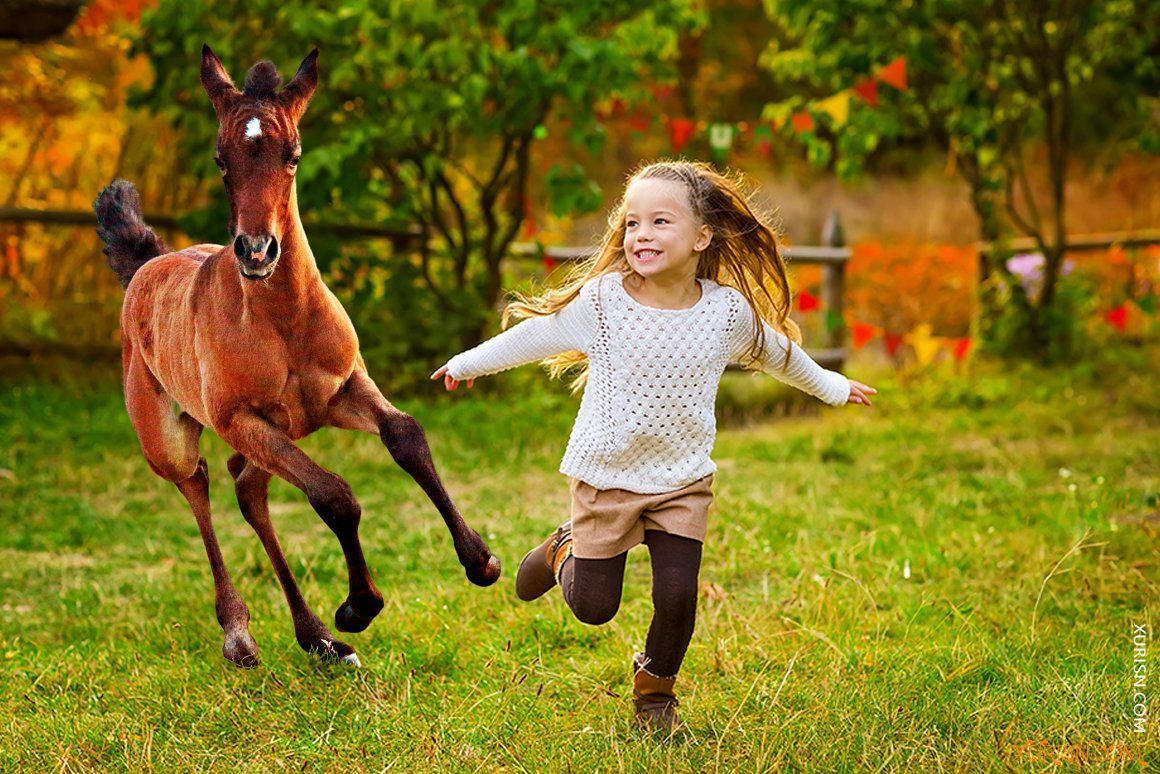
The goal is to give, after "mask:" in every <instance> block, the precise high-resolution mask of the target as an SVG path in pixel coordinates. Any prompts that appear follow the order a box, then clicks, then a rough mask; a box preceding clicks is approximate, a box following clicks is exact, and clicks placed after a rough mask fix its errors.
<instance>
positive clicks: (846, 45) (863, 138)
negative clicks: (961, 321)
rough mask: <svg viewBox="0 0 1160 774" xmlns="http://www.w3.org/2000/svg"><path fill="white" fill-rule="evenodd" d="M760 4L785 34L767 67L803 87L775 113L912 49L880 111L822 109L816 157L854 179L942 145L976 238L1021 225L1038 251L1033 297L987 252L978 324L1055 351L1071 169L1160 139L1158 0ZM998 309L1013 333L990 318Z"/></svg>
mask: <svg viewBox="0 0 1160 774" xmlns="http://www.w3.org/2000/svg"><path fill="white" fill-rule="evenodd" d="M767 11H768V13H769V15H770V18H771V19H772V20H774V22H775V23H776V24H777V25H778V26H779V28H780V29H781V30H782V32H783V33H784V35H783V37H784V41H783V40H782V39H775V40H774V41H773V42H772V43H771V44H770V48H769V49H768V50H767V51H766V54H765V56H764V64H765V66H766V68H767V69H768V70H769V72H770V73H771V74H772V75H773V76H774V78H775V79H776V80H777V81H778V82H780V83H782V84H783V85H793V86H794V87H796V88H797V89H798V94H799V96H796V97H794V98H793V99H790V100H786V101H785V102H783V103H780V104H779V105H775V106H770V110H771V111H772V112H782V113H784V112H785V111H787V110H791V109H795V108H798V107H800V106H802V105H804V103H805V102H806V101H807V100H808V99H809V98H810V97H826V96H829V95H831V94H834V93H835V92H837V91H839V90H842V89H846V88H849V87H850V86H851V85H853V84H854V83H856V82H857V81H858V80H859V79H860V78H863V77H865V76H867V75H870V74H871V72H872V71H873V70H874V69H875V68H876V67H879V66H881V65H884V64H886V63H887V62H890V61H892V60H894V59H895V58H896V57H899V56H903V57H905V61H906V74H907V88H906V89H905V90H893V89H890V88H889V87H883V88H882V89H879V92H878V98H879V101H878V104H877V106H876V107H870V106H869V105H862V104H861V103H859V102H855V107H854V109H852V110H851V111H850V114H849V120H848V121H847V122H846V123H845V124H843V125H841V126H839V125H836V123H835V122H832V121H827V120H826V119H824V118H823V119H822V123H821V124H820V128H819V129H818V130H817V131H815V132H808V133H806V134H805V135H803V136H802V139H803V141H804V142H805V143H806V144H807V146H808V147H809V150H810V157H811V159H813V160H814V161H816V162H818V163H822V164H831V163H833V164H835V166H836V169H837V171H838V173H839V174H840V175H842V176H844V177H850V176H853V175H856V174H858V173H859V172H860V171H861V170H862V169H863V167H864V164H865V163H866V161H867V160H868V159H869V158H870V157H871V156H873V155H874V154H875V152H876V151H878V150H879V149H880V148H881V147H883V146H884V145H886V144H895V145H899V144H935V145H937V146H938V147H939V148H941V149H942V150H943V152H945V153H947V154H948V155H949V156H950V157H951V158H953V160H954V163H955V168H956V169H957V170H958V172H959V174H960V175H961V176H962V178H963V179H964V180H965V181H966V183H967V184H968V186H969V188H970V192H971V200H972V204H973V206H974V209H975V212H976V214H977V216H978V219H979V236H980V239H981V240H982V241H983V242H985V243H989V244H993V243H995V242H997V241H998V240H999V239H1000V238H1001V237H1002V236H1004V234H1005V233H1007V232H1008V231H1009V230H1010V229H1011V228H1014V229H1015V230H1017V231H1019V232H1021V233H1023V234H1025V235H1027V236H1029V237H1031V238H1032V239H1034V240H1035V243H1036V245H1037V246H1038V248H1039V251H1040V252H1041V253H1042V254H1043V256H1044V269H1043V277H1042V283H1041V284H1040V285H1039V291H1038V293H1037V294H1033V293H1028V292H1027V291H1026V290H1025V289H1024V286H1023V285H1022V284H1021V283H1020V282H1019V281H1018V280H1017V279H1016V278H1014V277H1013V276H1012V274H1011V272H1010V271H1008V269H1007V266H1006V262H1005V260H1004V256H1003V255H1002V253H1001V252H999V251H990V250H982V251H980V259H979V280H980V302H981V303H980V317H979V320H980V324H981V331H980V332H981V333H982V334H983V335H984V337H985V338H992V339H993V338H998V337H1001V336H1008V337H1009V336H1010V335H1011V334H1012V333H1014V334H1015V336H1014V337H1013V338H1008V339H1007V341H1006V346H1007V347H1009V348H1010V350H1011V351H1013V352H1019V351H1030V352H1033V353H1036V354H1038V355H1040V356H1045V357H1050V356H1052V355H1053V354H1062V353H1063V352H1064V351H1065V350H1066V348H1067V338H1068V333H1069V331H1070V328H1069V326H1068V325H1067V320H1068V317H1069V315H1068V310H1067V309H1066V308H1065V307H1066V305H1067V304H1066V299H1064V300H1062V301H1061V299H1060V298H1059V292H1058V291H1059V278H1060V269H1061V268H1062V266H1063V259H1064V252H1065V249H1066V234H1067V231H1066V220H1067V206H1066V182H1067V176H1068V173H1069V165H1070V163H1071V162H1073V161H1075V160H1076V159H1077V158H1079V157H1083V158H1085V159H1090V158H1094V157H1095V156H1096V155H1099V154H1103V155H1104V156H1105V157H1108V156H1109V155H1110V156H1111V157H1114V155H1115V154H1116V153H1118V152H1121V151H1122V150H1124V149H1125V148H1143V149H1145V150H1148V151H1152V152H1155V151H1156V150H1157V149H1158V148H1160V134H1158V132H1157V125H1156V118H1155V110H1156V95H1157V88H1158V86H1160V67H1158V66H1157V55H1158V54H1160V2H1156V0H1149V1H1148V2H1132V1H1131V0H1097V1H1094V2H1082V1H1081V2H1076V0H1028V1H1026V2H1015V1H1014V0H985V1H981V2H971V1H966V0H924V1H921V2H897V1H896V0H895V1H890V2H887V1H886V0H820V1H819V0H767ZM785 41H789V42H785ZM835 148H836V156H837V158H836V161H835V160H834V156H835ZM1036 148H1043V149H1045V150H1046V156H1047V164H1046V170H1047V183H1048V185H1047V187H1048V191H1049V195H1048V201H1047V202H1046V206H1044V203H1043V202H1041V201H1038V200H1037V198H1036V197H1035V196H1034V195H1033V191H1032V185H1031V180H1030V177H1029V175H1028V171H1027V162H1026V157H1027V153H1028V151H1029V150H1035V149H1036ZM1004 305H1006V308H1003V309H1001V308H1000V307H1002V306H1004ZM1004 315H1006V316H1005V317H1004ZM998 319H1006V320H1007V321H1008V325H1007V327H1006V328H995V327H991V323H993V321H995V320H998ZM1012 321H1014V322H1012Z"/></svg>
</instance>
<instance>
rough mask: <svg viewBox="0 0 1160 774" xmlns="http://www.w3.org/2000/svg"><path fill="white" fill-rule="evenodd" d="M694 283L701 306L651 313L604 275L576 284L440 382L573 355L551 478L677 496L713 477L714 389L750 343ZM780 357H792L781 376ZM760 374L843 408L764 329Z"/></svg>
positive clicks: (834, 383)
mask: <svg viewBox="0 0 1160 774" xmlns="http://www.w3.org/2000/svg"><path fill="white" fill-rule="evenodd" d="M698 281H699V282H700V283H701V299H700V300H699V301H698V302H697V303H696V304H695V305H694V306H692V307H690V308H688V309H656V308H653V307H649V306H645V305H643V304H641V303H640V302H638V301H636V300H635V299H634V298H633V297H632V296H630V295H629V294H628V292H627V291H626V290H625V289H624V285H623V278H622V277H621V275H620V274H616V273H612V274H605V275H604V276H602V277H598V278H594V279H592V280H590V281H588V282H587V283H585V284H584V286H583V288H581V290H580V295H579V297H578V298H576V299H575V300H574V301H573V302H572V303H570V304H569V305H568V306H566V307H565V308H563V309H561V310H560V311H559V312H557V313H555V314H553V315H549V316H547V317H533V318H530V319H528V320H525V321H523V322H521V323H520V324H519V325H516V326H514V327H512V328H510V329H509V330H507V331H504V332H503V333H501V334H499V335H498V336H496V337H495V338H493V339H490V340H488V341H485V342H484V343H483V344H480V345H479V346H478V347H475V348H474V349H471V350H468V351H467V352H463V353H461V354H458V355H456V356H455V357H453V358H451V360H450V361H448V363H447V371H448V373H449V374H451V376H452V378H454V379H459V380H463V379H470V378H474V377H477V376H484V375H486V374H493V373H497V372H499V371H504V370H506V369H509V368H514V367H515V366H518V365H522V364H524V363H530V362H533V361H536V360H542V359H543V358H546V357H548V356H550V355H556V354H559V353H561V352H569V351H573V350H576V351H579V352H583V353H584V354H586V355H587V356H588V364H589V370H588V383H587V385H586V386H585V389H584V397H583V399H582V400H581V402H580V413H579V415H578V416H577V417H576V423H575V425H574V426H573V427H572V435H571V437H570V438H569V440H568V448H567V451H565V452H564V459H563V461H562V462H561V463H560V472H561V473H564V474H565V475H568V476H572V477H574V478H578V479H580V480H581V481H584V482H586V483H588V484H590V485H592V486H593V487H596V488H597V489H627V490H628V491H630V492H639V493H642V494H657V493H660V492H671V491H673V490H675V489H680V488H681V487H683V486H687V485H688V484H691V483H692V482H694V481H696V480H698V479H700V478H703V477H704V476H707V475H709V474H710V473H712V472H713V471H715V470H716V469H717V466H716V465H714V464H713V461H712V460H711V459H710V458H709V455H710V453H711V452H712V450H713V441H714V437H715V436H716V432H717V422H716V417H715V416H714V413H713V404H714V401H715V400H716V397H717V387H718V385H719V383H720V381H721V374H722V373H723V372H724V371H725V366H726V365H728V364H729V363H733V362H738V360H739V359H740V358H741V357H742V356H743V355H744V354H745V353H746V351H747V350H748V349H749V346H750V343H751V340H752V336H753V318H754V313H753V310H752V308H751V307H750V306H749V303H748V302H747V301H746V300H745V297H744V296H742V295H741V294H740V293H738V292H737V291H736V290H734V289H733V288H729V287H725V286H722V285H718V284H717V283H716V282H713V281H711V280H698ZM787 346H790V347H792V354H791V356H790V362H789V366H788V368H786V369H785V370H784V371H783V370H782V364H783V363H784V362H785V353H786V347H787ZM761 370H763V371H765V372H766V373H768V374H771V375H773V376H775V377H777V378H778V379H780V380H782V381H784V382H786V383H787V384H790V385H793V386H794V387H797V388H798V389H800V390H803V391H805V392H808V393H810V394H811V395H814V396H816V397H818V398H820V399H821V400H823V401H825V402H826V403H829V404H832V405H840V404H843V403H845V402H846V401H847V400H848V399H849V397H850V383H849V381H848V380H847V379H846V377H844V376H842V375H841V374H839V373H837V372H834V371H828V370H826V369H824V368H822V367H821V366H819V365H818V364H817V363H815V362H814V361H813V360H812V359H810V357H809V356H808V355H806V353H805V352H804V351H803V350H802V349H801V347H797V346H793V345H792V344H791V343H790V341H789V339H787V338H786V337H785V336H784V335H783V334H781V333H778V332H777V331H774V330H773V329H772V328H770V327H769V326H768V325H766V326H765V351H764V353H763V355H762V357H761Z"/></svg>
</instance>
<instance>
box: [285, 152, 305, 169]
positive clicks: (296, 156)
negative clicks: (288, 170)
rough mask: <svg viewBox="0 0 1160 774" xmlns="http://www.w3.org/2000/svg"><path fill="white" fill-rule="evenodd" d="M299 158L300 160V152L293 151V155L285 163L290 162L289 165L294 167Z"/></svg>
mask: <svg viewBox="0 0 1160 774" xmlns="http://www.w3.org/2000/svg"><path fill="white" fill-rule="evenodd" d="M301 160H302V154H301V153H295V154H294V155H293V156H291V157H290V161H289V162H287V163H288V164H290V166H292V167H296V166H298V162H299V161H301Z"/></svg>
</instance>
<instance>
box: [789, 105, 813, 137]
mask: <svg viewBox="0 0 1160 774" xmlns="http://www.w3.org/2000/svg"><path fill="white" fill-rule="evenodd" d="M813 128H814V117H813V116H811V115H810V114H809V112H808V111H806V110H802V111H799V112H797V113H794V114H793V130H794V131H795V132H797V133H798V134H801V133H802V132H809V131H813Z"/></svg>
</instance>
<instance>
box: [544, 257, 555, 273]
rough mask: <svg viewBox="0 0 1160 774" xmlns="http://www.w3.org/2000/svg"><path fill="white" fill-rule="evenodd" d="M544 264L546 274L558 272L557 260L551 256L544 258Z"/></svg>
mask: <svg viewBox="0 0 1160 774" xmlns="http://www.w3.org/2000/svg"><path fill="white" fill-rule="evenodd" d="M543 264H544V274H551V273H552V272H554V271H555V270H556V266H557V265H558V264H557V263H556V259H555V258H553V257H552V256H550V255H545V256H544V258H543Z"/></svg>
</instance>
